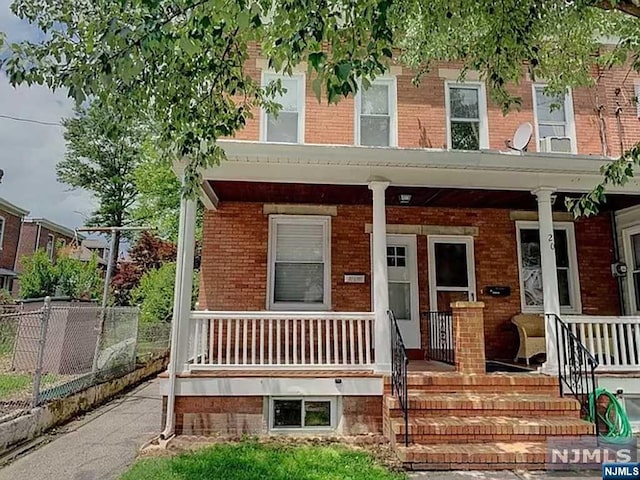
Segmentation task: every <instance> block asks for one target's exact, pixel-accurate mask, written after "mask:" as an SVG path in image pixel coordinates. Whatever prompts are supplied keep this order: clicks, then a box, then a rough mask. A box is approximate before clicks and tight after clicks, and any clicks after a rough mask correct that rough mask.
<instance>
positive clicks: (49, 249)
mask: <svg viewBox="0 0 640 480" xmlns="http://www.w3.org/2000/svg"><path fill="white" fill-rule="evenodd" d="M55 241H56V238H55V237H54V236H53V235H51V234H49V235H47V256H48V257H49V258H51V259H53V250H54V245H55Z"/></svg>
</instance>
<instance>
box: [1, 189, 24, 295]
mask: <svg viewBox="0 0 640 480" xmlns="http://www.w3.org/2000/svg"><path fill="white" fill-rule="evenodd" d="M28 214H29V212H28V211H27V210H25V209H23V208H20V207H17V206H16V205H13V204H12V203H9V202H8V201H7V200H5V199H3V198H0V289H3V290H7V291H9V292H11V291H12V288H13V282H14V280H15V278H16V276H17V273H16V271H15V269H16V259H17V252H18V243H19V241H20V226H21V224H22V220H23V218H24V217H25V216H26V215H28Z"/></svg>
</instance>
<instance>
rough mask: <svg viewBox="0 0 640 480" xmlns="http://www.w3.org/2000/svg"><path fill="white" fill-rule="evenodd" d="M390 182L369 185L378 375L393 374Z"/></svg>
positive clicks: (376, 182)
mask: <svg viewBox="0 0 640 480" xmlns="http://www.w3.org/2000/svg"><path fill="white" fill-rule="evenodd" d="M388 186H389V182H386V181H372V182H369V189H370V190H371V191H372V192H373V241H372V243H373V246H372V250H373V271H372V274H373V308H374V312H375V316H376V320H375V328H374V332H375V333H374V335H375V349H376V350H375V359H376V367H375V370H376V372H380V373H390V372H391V324H390V323H389V318H388V315H387V311H388V310H389V281H388V273H387V215H386V211H385V209H386V206H385V190H386V189H387V187H388Z"/></svg>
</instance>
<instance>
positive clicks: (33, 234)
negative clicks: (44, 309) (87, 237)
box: [13, 218, 84, 294]
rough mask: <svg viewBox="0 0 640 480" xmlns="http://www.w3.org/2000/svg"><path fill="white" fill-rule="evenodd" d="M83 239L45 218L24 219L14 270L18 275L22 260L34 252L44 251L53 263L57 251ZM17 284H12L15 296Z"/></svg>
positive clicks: (17, 290)
mask: <svg viewBox="0 0 640 480" xmlns="http://www.w3.org/2000/svg"><path fill="white" fill-rule="evenodd" d="M83 239H84V236H82V235H78V234H77V233H76V232H75V231H74V230H72V229H70V228H67V227H65V226H62V225H59V224H57V223H54V222H52V221H50V220H47V219H46V218H25V219H24V220H23V222H22V230H21V234H20V242H19V245H18V255H17V259H16V269H15V270H16V272H18V273H20V272H22V270H23V266H22V261H21V260H22V258H23V257H25V256H27V255H31V254H33V253H34V252H35V251H36V250H44V251H45V252H46V253H47V255H48V256H49V258H50V259H51V260H53V261H55V260H56V258H57V256H58V249H60V248H62V247H65V246H67V245H69V244H71V243H72V242H73V241H78V240H83ZM18 283H19V281H16V282H14V287H13V291H14V293H15V294H18V292H19V287H18Z"/></svg>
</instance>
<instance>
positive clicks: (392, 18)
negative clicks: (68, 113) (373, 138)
mask: <svg viewBox="0 0 640 480" xmlns="http://www.w3.org/2000/svg"><path fill="white" fill-rule="evenodd" d="M636 3H637V2H636V0H575V1H571V2H567V1H565V0H504V1H502V2H495V1H493V0H458V1H456V2H451V1H449V0H447V1H442V0H429V1H426V0H403V1H395V2H394V1H392V0H124V1H123V0H104V1H100V2H88V1H80V0H58V1H55V2H51V1H50V0H16V1H15V2H14V3H13V5H12V9H13V11H14V12H15V13H16V14H17V15H18V16H19V17H20V18H23V19H26V20H27V21H29V22H31V23H32V24H34V25H36V26H38V27H39V28H40V29H41V30H42V31H43V35H42V36H41V38H42V40H40V41H38V42H23V43H20V44H17V45H12V46H11V47H10V48H9V50H10V51H9V52H8V55H6V56H5V57H6V59H5V60H4V61H3V62H2V63H3V67H2V68H3V69H4V70H5V71H6V72H7V74H8V76H9V78H10V80H11V82H12V83H13V84H22V83H28V84H31V83H39V84H46V85H48V86H49V87H52V88H67V89H68V91H69V95H70V96H71V97H72V98H74V99H76V101H78V102H83V101H84V100H85V99H86V98H92V99H93V98H97V99H99V100H100V101H101V103H102V104H104V105H108V106H109V107H110V108H113V109H116V110H117V111H119V112H123V113H124V114H125V115H135V114H137V113H139V112H140V113H141V114H143V115H145V116H146V117H147V118H151V120H152V123H153V124H154V126H155V128H157V141H156V145H157V146H158V148H159V149H160V151H161V152H162V155H161V156H160V158H161V159H162V161H163V162H171V161H173V160H178V159H180V160H182V159H187V160H186V162H187V165H186V167H187V168H186V179H187V185H186V186H187V189H186V190H187V191H186V193H187V194H191V195H193V194H195V192H196V189H197V187H198V185H199V180H200V178H199V173H198V172H199V168H200V167H205V166H212V165H215V164H217V163H218V162H220V161H221V160H223V159H224V158H225V157H224V151H223V149H222V148H221V147H220V145H219V144H218V143H217V141H218V139H220V138H221V137H228V136H231V135H233V134H234V133H235V132H236V131H238V130H239V129H241V128H242V127H243V126H244V125H245V123H246V121H247V119H248V118H250V117H251V115H252V111H253V110H255V108H256V107H264V108H266V109H267V110H268V111H270V112H275V111H277V108H278V105H276V104H275V103H274V102H273V101H272V100H271V99H272V98H273V95H274V93H277V92H280V91H281V84H280V83H279V82H277V81H276V82H272V83H270V84H269V85H268V86H266V87H265V88H262V87H261V85H260V84H259V79H255V78H252V77H251V76H250V75H249V74H248V73H247V70H245V69H244V64H245V63H246V61H247V60H248V58H249V54H250V52H251V53H252V54H254V55H255V53H256V49H254V48H253V45H255V44H257V45H259V47H260V51H261V53H262V54H263V55H264V56H266V57H267V58H268V59H269V66H270V67H271V68H273V69H274V70H276V71H283V72H285V73H291V72H292V71H293V68H294V67H295V66H297V65H299V64H301V63H302V62H306V64H307V65H308V68H309V70H310V72H311V73H312V74H313V75H314V76H315V77H316V78H315V79H314V80H313V82H312V86H313V89H314V90H315V91H316V93H317V94H318V96H320V93H321V91H323V92H324V94H325V96H326V98H327V99H328V101H330V102H335V101H337V100H339V99H340V97H342V96H347V95H351V94H353V93H354V92H355V91H356V90H357V88H358V87H357V85H358V79H362V84H363V85H364V86H367V85H368V83H369V81H370V80H371V79H372V78H374V77H375V76H376V75H379V74H381V73H382V72H384V71H386V70H387V68H388V66H389V64H390V63H392V62H393V61H395V60H399V61H401V62H403V63H405V64H407V65H409V66H411V67H414V68H415V69H416V70H417V71H418V75H417V78H416V80H419V77H420V72H422V71H425V70H426V69H428V68H429V66H430V65H431V64H432V63H433V61H435V60H456V61H460V62H461V63H462V66H463V69H462V72H463V76H464V72H465V71H466V70H468V69H473V70H477V71H479V73H480V76H481V78H483V79H484V80H485V81H486V82H487V85H488V88H489V91H490V92H491V94H492V96H493V98H494V99H495V100H497V101H499V102H501V103H502V105H503V106H504V108H505V110H506V109H509V108H513V107H517V106H518V104H519V99H518V98H517V96H514V95H512V94H511V93H510V89H511V87H512V86H513V85H514V84H516V83H518V82H519V81H520V79H521V78H522V77H523V74H524V73H525V71H528V73H529V74H530V76H531V77H532V78H545V79H546V80H548V81H549V85H550V86H549V89H550V91H555V92H560V91H562V90H564V89H565V88H567V87H569V86H577V85H588V84H591V83H592V82H593V77H592V76H591V73H592V72H593V71H597V70H598V69H603V68H604V69H606V68H610V67H611V66H612V65H619V64H621V63H623V62H625V61H627V60H630V62H631V64H632V65H633V67H634V68H639V67H640V60H639V54H640V26H639V24H638V21H637V19H636V16H638V15H639V11H640V9H639V8H638V7H637V6H636ZM602 36H604V37H615V38H616V39H618V40H617V42H616V44H615V45H613V46H612V48H611V49H602V48H601V47H600V45H599V44H598V38H599V37H602ZM0 58H2V56H0ZM636 153H637V152H635V151H631V152H629V153H628V154H627V155H626V156H625V158H624V159H622V160H621V163H620V164H618V165H617V166H616V165H614V166H613V167H612V169H610V170H607V171H605V172H604V173H605V175H606V180H605V184H606V183H607V182H610V183H619V182H624V181H626V179H627V178H628V175H629V173H630V171H629V169H628V165H629V163H631V164H633V165H635V164H637V163H638V162H639V161H640V159H639V157H638V156H637V155H636ZM593 199H595V200H597V199H598V192H595V196H594V197H593ZM584 206H585V207H588V206H589V205H587V204H585V205H584Z"/></svg>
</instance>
